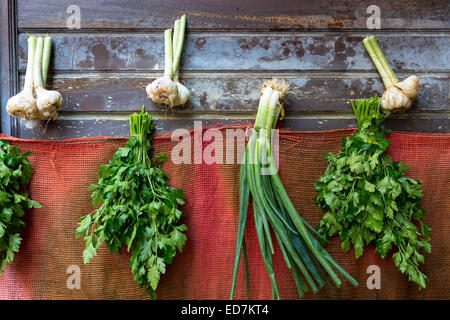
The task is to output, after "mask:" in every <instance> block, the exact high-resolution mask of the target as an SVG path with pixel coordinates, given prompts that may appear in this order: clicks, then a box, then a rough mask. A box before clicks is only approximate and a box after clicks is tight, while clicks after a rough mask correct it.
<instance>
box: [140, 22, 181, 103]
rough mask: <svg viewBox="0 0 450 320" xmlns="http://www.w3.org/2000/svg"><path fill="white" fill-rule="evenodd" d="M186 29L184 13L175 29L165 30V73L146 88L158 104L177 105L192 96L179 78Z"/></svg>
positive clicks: (149, 95) (149, 96)
mask: <svg viewBox="0 0 450 320" xmlns="http://www.w3.org/2000/svg"><path fill="white" fill-rule="evenodd" d="M185 30H186V15H183V16H182V17H181V18H180V19H177V20H176V21H175V25H174V29H173V30H172V29H167V30H165V32H164V58H165V59H164V75H163V76H162V77H160V78H158V79H156V80H155V81H153V82H152V83H150V84H149V85H148V86H147V87H146V88H145V91H146V92H147V96H148V98H149V99H151V100H152V101H153V102H154V103H156V104H160V105H166V106H169V107H177V106H182V105H184V104H185V103H186V102H187V101H188V100H189V98H190V93H189V89H188V88H186V87H185V86H184V85H182V84H181V83H180V81H179V78H178V74H179V66H180V59H181V52H182V50H183V42H184V34H185ZM172 31H173V34H172Z"/></svg>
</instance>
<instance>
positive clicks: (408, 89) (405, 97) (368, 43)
mask: <svg viewBox="0 0 450 320" xmlns="http://www.w3.org/2000/svg"><path fill="white" fill-rule="evenodd" d="M363 44H364V46H365V47H366V50H367V52H368V53H369V56H370V58H371V59H372V61H373V63H374V65H375V67H376V68H377V70H378V73H379V74H380V76H381V78H382V79H383V83H384V86H385V88H386V91H385V92H384V94H383V97H382V98H381V109H382V110H383V112H384V113H397V112H404V111H406V110H408V109H410V108H411V105H412V101H413V100H414V99H415V98H417V96H418V95H419V91H420V87H421V86H422V83H421V82H420V79H419V78H418V77H417V76H414V75H413V76H410V77H408V78H406V79H405V80H403V81H398V79H397V77H396V75H395V73H394V71H392V69H391V67H390V66H389V63H388V62H387V60H386V58H385V57H384V55H383V52H382V51H381V49H380V46H379V45H378V42H377V40H376V39H375V37H374V36H368V37H366V38H364V40H363Z"/></svg>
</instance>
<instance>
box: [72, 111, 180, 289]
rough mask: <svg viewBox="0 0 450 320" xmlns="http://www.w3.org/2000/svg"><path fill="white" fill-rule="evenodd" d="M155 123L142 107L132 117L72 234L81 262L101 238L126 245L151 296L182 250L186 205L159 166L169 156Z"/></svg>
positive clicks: (115, 247) (114, 246)
mask: <svg viewBox="0 0 450 320" xmlns="http://www.w3.org/2000/svg"><path fill="white" fill-rule="evenodd" d="M154 128H155V123H154V121H152V118H151V116H150V115H149V114H148V113H146V112H145V111H144V108H143V110H142V112H141V113H140V114H133V115H131V116H130V138H129V140H128V142H127V144H126V146H125V147H122V148H119V149H118V150H117V152H116V153H115V154H114V156H113V158H112V159H111V160H110V161H109V163H108V164H103V165H101V166H100V168H99V173H98V182H97V183H96V184H93V185H91V186H90V187H89V190H91V191H93V192H92V202H93V204H94V206H97V205H99V204H100V206H99V207H98V208H97V209H96V210H95V211H94V212H93V213H91V214H89V215H86V216H84V217H81V218H80V221H79V223H78V228H77V230H76V237H77V238H81V237H83V239H84V241H85V244H86V248H85V250H84V252H83V260H84V263H89V262H90V261H91V259H92V258H93V257H94V256H95V255H96V254H97V250H98V248H99V247H100V246H101V244H102V243H106V245H107V246H108V249H109V251H110V252H111V253H113V252H119V253H120V252H121V250H122V248H123V247H125V248H126V250H127V251H130V250H131V251H132V256H131V259H130V267H131V272H132V274H133V278H134V280H135V282H136V283H137V284H138V285H139V286H140V287H145V288H146V291H147V293H148V294H149V295H151V296H152V298H156V294H155V291H156V289H157V287H158V283H159V281H160V278H161V274H164V273H165V272H166V264H170V263H172V260H173V258H174V257H175V254H176V249H178V250H179V251H181V250H182V249H183V247H184V244H185V242H186V239H187V238H186V235H185V234H184V233H183V231H186V230H187V227H186V226H185V225H184V224H181V223H180V218H181V216H182V211H181V210H179V209H178V207H179V206H181V205H183V204H184V193H183V191H182V190H179V189H174V188H172V187H171V186H170V185H169V183H168V180H169V176H168V175H167V174H166V173H165V172H164V170H163V169H162V165H163V162H164V161H166V160H167V157H166V156H165V155H164V154H159V155H157V154H156V153H155V152H154V150H153V148H152V146H151V141H152V139H153V131H154Z"/></svg>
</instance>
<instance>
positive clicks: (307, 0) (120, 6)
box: [18, 0, 450, 30]
mask: <svg viewBox="0 0 450 320" xmlns="http://www.w3.org/2000/svg"><path fill="white" fill-rule="evenodd" d="M18 4H19V11H18V13H19V28H21V29H31V28H38V29H39V28H41V29H42V28H43V29H50V28H56V29H61V28H66V21H67V18H68V17H69V14H68V13H67V12H66V10H67V8H68V7H69V6H70V5H78V6H79V7H80V10H81V15H82V23H81V27H82V28H94V29H111V28H117V29H161V28H167V27H170V26H172V24H173V20H174V18H175V17H177V16H179V15H181V14H183V13H185V14H187V16H188V19H189V24H190V26H191V27H192V28H195V29H230V30H242V29H258V30H279V29H282V30H298V29H319V30H324V29H337V30H339V29H344V30H347V29H350V30H351V29H366V28H367V17H369V16H370V13H367V8H368V7H369V6H370V5H377V6H378V7H379V8H380V10H381V17H382V28H383V29H436V28H448V27H449V26H450V23H449V21H450V19H449V17H450V13H449V4H448V1H446V0H427V1H423V0H409V1H406V0H377V1H374V0H360V1H354V0H314V1H311V0H280V1H273V0H251V1H249V0H247V1H242V0H226V1H225V0H207V1H205V0H190V1H186V0H147V1H144V0H133V1H123V0H109V1H92V0H78V1H75V2H74V1H72V0H59V1H52V2H48V1H45V0H19V1H18ZM36 17H39V19H36Z"/></svg>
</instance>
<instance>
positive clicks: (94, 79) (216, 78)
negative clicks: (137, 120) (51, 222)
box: [0, 0, 450, 139]
mask: <svg viewBox="0 0 450 320" xmlns="http://www.w3.org/2000/svg"><path fill="white" fill-rule="evenodd" d="M5 3H6V4H9V8H10V9H8V10H10V11H12V12H13V13H15V15H13V14H12V13H11V12H10V13H8V15H6V18H7V19H9V20H10V21H13V24H12V25H13V27H14V28H12V29H11V27H7V29H8V30H10V29H11V30H10V31H9V32H10V33H9V36H7V35H8V34H6V33H5V31H3V32H2V34H4V35H3V36H2V39H6V40H5V41H7V42H10V43H12V44H13V47H12V48H11V49H12V50H9V51H12V53H11V55H10V56H8V58H7V59H8V61H10V63H11V68H8V70H9V73H5V72H4V71H3V70H4V69H1V67H0V71H2V75H3V74H7V79H8V82H7V83H6V84H9V87H8V86H7V87H8V90H9V91H7V90H6V89H5V84H4V83H5V82H6V81H3V82H2V84H4V85H3V88H2V89H1V90H2V91H1V92H2V108H3V110H4V107H5V103H6V99H5V98H3V97H5V96H9V95H10V93H9V92H17V90H18V89H19V88H20V86H21V85H22V84H23V76H24V72H25V68H26V56H27V55H26V53H27V49H26V38H27V34H30V33H32V34H35V35H45V34H49V35H51V36H52V37H53V39H54V42H53V43H54V50H53V61H52V63H51V65H50V75H49V86H50V87H52V88H53V89H56V90H59V91H60V92H61V93H62V95H63V97H64V100H65V103H64V108H63V109H62V110H61V114H60V117H59V120H58V121H57V122H50V123H48V124H47V123H44V122H43V123H40V124H38V125H37V127H34V128H32V127H30V125H31V123H26V122H25V121H20V122H19V121H17V122H16V121H12V122H11V121H10V120H11V119H10V118H9V117H6V118H7V119H5V112H3V115H2V120H3V121H2V126H3V128H2V131H3V132H6V133H9V132H11V133H12V134H14V135H17V136H21V137H26V138H39V139H59V138H70V137H82V136H96V135H104V136H105V135H107V136H127V135H128V121H127V118H128V116H129V114H130V113H132V112H134V111H137V110H139V109H140V108H141V107H142V105H144V106H145V107H146V109H147V110H148V111H150V112H152V114H153V115H154V117H155V118H156V119H157V120H158V123H159V128H160V129H159V132H160V133H163V132H164V133H167V132H171V130H174V129H176V128H186V129H190V128H193V126H194V120H197V121H202V123H203V125H204V126H218V125H220V124H232V125H233V124H248V123H251V121H252V119H253V117H254V114H255V111H256V109H257V104H258V98H259V90H260V88H261V84H262V82H263V81H264V80H265V79H268V78H271V77H273V76H276V77H280V78H285V79H287V80H288V81H290V82H291V84H292V88H291V91H290V93H289V96H288V100H287V103H286V112H287V114H288V116H287V119H286V120H285V121H284V122H283V123H282V124H281V126H282V127H283V128H287V129H291V130H328V129H336V128H343V127H348V126H354V125H355V122H354V117H353V114H352V110H351V106H350V104H349V100H350V99H356V98H361V97H368V96H372V95H374V94H378V95H381V94H382V92H383V91H384V88H383V85H382V82H381V80H380V77H379V76H378V74H377V72H376V70H375V68H374V66H373V64H372V62H371V60H370V58H369V57H368V55H367V53H366V52H365V49H364V46H363V45H362V43H361V40H362V39H363V37H364V36H366V35H367V34H375V35H376V37H377V39H378V41H379V43H380V46H381V47H382V49H383V51H384V53H385V55H386V57H387V59H388V61H389V62H390V64H391V66H392V68H393V69H394V71H395V72H396V74H397V75H398V77H399V78H400V79H401V78H404V77H406V76H408V75H410V74H416V75H418V76H419V77H420V78H421V79H422V82H423V88H422V91H421V94H420V96H419V98H418V99H417V101H416V102H415V104H414V105H413V108H412V109H411V111H410V112H409V113H408V114H407V115H402V116H394V117H392V119H390V120H388V121H386V126H387V127H390V128H392V129H394V130H401V131H420V132H450V128H449V117H450V105H449V98H450V90H449V75H450V71H449V66H450V50H449V49H450V42H449V39H450V32H449V30H450V23H449V21H450V19H449V18H450V10H449V9H450V7H449V3H448V1H444V0H438V1H415V0H411V1H404V0H398V1H388V0H382V1H375V2H374V1H358V2H354V1H346V0H340V1H337V0H328V1H325V0H316V1H306V0H305V1H303V0H302V1H298V0H297V1H296V0H282V1H278V2H276V3H275V2H274V1H272V0H259V1H254V0H251V1H240V0H239V1H238V0H228V1H219V0H209V1H203V0H190V1H183V0H164V1H163V0H160V1H155V0H153V1H125V0H112V1H88V0H82V1H77V3H76V5H78V6H79V8H80V14H81V29H79V30H77V29H68V28H67V19H68V18H69V16H70V14H71V12H70V10H69V11H68V7H69V6H70V5H74V4H75V3H73V2H72V1H68V0H59V1H54V2H51V3H49V2H47V1H42V0H39V1H38V0H27V1H25V0H18V1H12V0H10V1H5ZM372 4H376V5H378V6H379V7H380V10H381V27H382V29H380V30H368V29H367V17H368V16H370V13H367V8H368V6H369V5H372ZM2 6H5V4H2ZM2 9H3V7H2ZM181 14H186V15H187V35H186V39H185V48H184V51H183V56H182V63H181V78H182V81H183V82H184V83H185V84H186V85H187V86H188V87H189V88H190V89H191V96H192V98H191V100H190V101H189V103H188V104H187V105H186V106H184V107H183V108H174V109H173V110H161V108H160V107H159V106H157V105H154V104H153V103H152V102H151V101H150V100H149V99H147V97H146V94H145V90H144V89H145V86H146V85H147V84H148V83H150V82H151V81H152V80H154V79H155V78H157V77H158V76H160V75H161V74H162V69H163V67H164V47H163V36H162V34H163V30H164V28H167V27H172V25H173V21H174V20H175V19H176V18H177V17H179V15H181ZM2 16H5V14H3V15H2ZM14 18H16V19H17V20H14ZM1 26H8V25H7V24H6V22H4V19H3V20H2V24H1ZM2 48H3V49H2V53H3V52H6V51H5V49H4V46H2ZM9 51H8V52H9ZM2 59H3V60H2V61H4V60H5V58H4V57H3V58H2ZM2 64H3V63H2ZM14 83H17V84H16V85H15V87H14ZM44 128H45V130H44Z"/></svg>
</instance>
